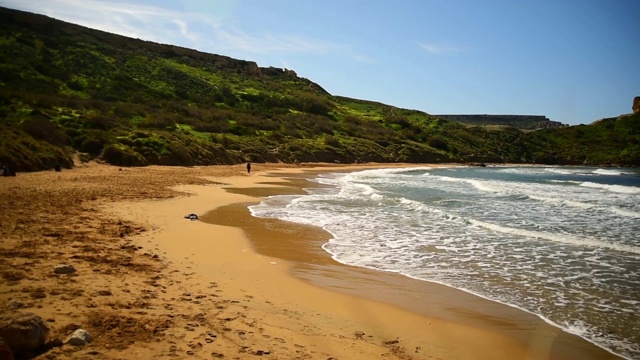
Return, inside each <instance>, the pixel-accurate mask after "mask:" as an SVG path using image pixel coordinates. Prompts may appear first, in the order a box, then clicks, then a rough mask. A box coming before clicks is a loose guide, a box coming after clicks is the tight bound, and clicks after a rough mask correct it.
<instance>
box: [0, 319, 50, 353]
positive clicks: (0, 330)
mask: <svg viewBox="0 0 640 360" xmlns="http://www.w3.org/2000/svg"><path fill="white" fill-rule="evenodd" d="M49 332H50V330H49V326H47V323H46V322H45V321H44V320H43V319H42V318H41V317H40V316H38V315H36V314H34V313H29V312H24V313H23V312H11V313H7V314H2V315H0V337H1V338H3V339H4V340H5V341H6V343H7V345H8V346H9V349H11V351H12V352H13V353H14V354H15V353H17V352H23V351H32V350H35V349H38V348H40V347H41V346H43V345H44V344H45V343H46V342H47V341H48V340H49Z"/></svg>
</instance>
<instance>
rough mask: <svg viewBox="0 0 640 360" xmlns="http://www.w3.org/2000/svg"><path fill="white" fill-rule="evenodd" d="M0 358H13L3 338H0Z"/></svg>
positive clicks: (8, 359)
mask: <svg viewBox="0 0 640 360" xmlns="http://www.w3.org/2000/svg"><path fill="white" fill-rule="evenodd" d="M0 359H1V360H13V353H12V352H11V349H9V345H8V344H7V342H6V341H4V339H3V338H0Z"/></svg>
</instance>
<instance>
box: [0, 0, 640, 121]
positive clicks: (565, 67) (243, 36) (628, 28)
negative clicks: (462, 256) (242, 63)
mask: <svg viewBox="0 0 640 360" xmlns="http://www.w3.org/2000/svg"><path fill="white" fill-rule="evenodd" d="M0 6H4V7H9V8H13V9H20V10H26V11H30V12H35V13H40V14H44V15H48V16H51V17H54V18H57V19H61V20H65V21H68V22H72V23H76V24H80V25H84V26H88V27H91V28H95V29H100V30H105V31H108V32H112V33H117V34H122V35H126V36H131V37H134V38H140V39H143V40H151V41H155V42H159V43H165V44H174V45H179V46H184V47H189V48H194V49H197V50H200V51H204V52H209V53H215V54H221V55H227V56H230V57H233V58H237V59H242V60H250V61H255V62H257V63H258V65H259V66H264V67H268V66H275V67H283V68H288V69H292V70H295V71H296V72H297V74H298V76H301V77H305V78H308V79H309V80H311V81H314V82H316V83H318V84H319V85H320V86H322V87H323V88H324V89H326V90H327V91H329V92H330V93H331V94H334V95H342V96H348V97H353V98H359V99H367V100H374V101H380V102H383V103H385V104H389V105H393V106H397V107H403V108H408V109H418V110H422V111H426V112H428V113H431V114H527V115H546V116H547V117H549V118H550V119H551V120H555V121H561V122H564V123H568V124H589V123H591V122H593V121H595V120H598V119H601V118H604V117H614V116H618V115H620V114H624V113H630V112H631V105H632V101H633V98H634V96H640V0H484V1H483V0H395V1H387V0H369V1H364V0H201V1H200V0H129V1H125V0H100V1H98V0H80V1H79V0H0Z"/></svg>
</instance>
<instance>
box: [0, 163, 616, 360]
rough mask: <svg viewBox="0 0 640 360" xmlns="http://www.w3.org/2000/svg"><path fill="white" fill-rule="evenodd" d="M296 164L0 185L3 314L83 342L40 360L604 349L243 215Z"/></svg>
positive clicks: (536, 355) (124, 172)
mask: <svg viewBox="0 0 640 360" xmlns="http://www.w3.org/2000/svg"><path fill="white" fill-rule="evenodd" d="M318 165H322V164H314V166H316V168H314V170H313V171H324V170H327V169H330V170H335V169H340V171H345V170H347V169H357V168H361V167H334V166H331V167H327V168H318V167H317V166H318ZM323 166H324V165H323ZM370 166H371V167H379V166H380V165H375V164H373V165H370ZM278 169H280V170H278ZM308 169H310V166H290V165H283V164H270V165H263V164H254V167H253V172H252V174H251V175H247V174H246V168H245V167H244V166H243V165H238V166H214V167H196V168H168V167H147V168H128V169H119V168H116V167H112V166H106V165H100V164H89V165H87V166H82V167H78V168H76V169H73V170H71V171H63V172H62V173H54V172H41V173H30V174H18V176H17V177H16V178H12V179H0V180H2V181H0V194H2V197H3V199H4V200H5V201H4V202H2V205H0V206H1V208H0V209H1V210H2V212H1V213H0V220H1V224H2V227H1V233H0V235H2V239H3V240H2V242H1V243H0V244H1V246H0V260H1V261H0V274H1V275H2V277H0V284H1V285H2V286H1V287H0V308H2V309H3V310H2V311H7V312H9V311H24V312H34V313H36V314H38V315H40V316H42V317H43V318H44V319H46V320H47V322H48V324H49V326H50V327H51V328H52V335H53V336H55V337H60V338H64V337H65V336H67V335H69V334H70V333H71V332H72V331H73V330H74V329H75V328H78V327H82V328H85V329H87V330H88V331H89V332H91V333H92V335H93V336H94V338H95V340H94V342H92V343H91V344H89V345H87V346H85V347H72V346H70V345H65V346H63V347H61V348H56V349H53V350H51V351H49V352H47V353H45V354H42V355H40V357H39V358H57V359H84V358H87V357H92V358H96V359H119V358H122V359H129V358H136V357H137V358H143V359H146V358H159V359H162V358H167V359H168V358H172V359H175V358H193V359H200V358H202V359H211V358H222V359H245V358H251V359H254V358H269V359H378V358H381V359H608V358H612V359H613V358H616V357H615V356H613V355H611V354H609V353H608V352H606V351H604V350H602V349H600V348H598V347H596V346H594V345H592V344H590V343H588V342H586V341H584V340H581V339H579V338H578V337H576V336H572V335H569V334H566V333H563V332H561V331H559V330H557V329H556V328H554V327H552V326H550V325H548V324H546V323H544V322H543V321H541V320H540V319H538V318H537V317H534V316H532V315H529V314H527V313H524V312H521V311H518V310H516V309H513V308H510V307H507V306H504V305H500V304H496V303H493V302H489V301H486V300H484V299H480V298H478V297H475V296H471V295H469V294H466V293H463V292H460V291H456V290H453V289H450V288H447V287H444V286H440V285H437V284H431V283H425V282H419V281H415V280H411V279H406V278H403V277H401V276H397V274H386V273H378V272H373V271H368V270H366V269H357V268H353V267H348V266H344V265H341V264H339V263H337V262H335V261H333V260H332V259H331V258H330V257H329V255H328V254H326V253H324V251H322V249H320V248H319V246H320V245H321V244H322V243H323V242H324V241H326V239H327V236H328V234H327V233H325V232H324V231H322V230H321V229H318V228H313V227H304V226H299V225H294V224H291V223H285V222H281V221H276V220H264V219H256V218H252V217H251V216H250V214H249V211H248V209H247V208H246V206H247V205H248V204H251V203H257V202H259V198H260V197H261V196H265V195H269V194H277V193H287V192H300V191H301V190H300V188H301V187H302V186H306V185H307V184H306V181H304V180H301V179H299V178H295V179H291V175H290V174H293V173H295V174H296V175H295V176H300V175H299V174H303V173H304V170H308ZM323 169H324V170H323ZM267 172H271V174H268V173H267ZM189 213H197V214H200V215H202V220H201V221H190V220H188V219H184V215H186V214H189ZM58 264H72V265H74V266H75V267H76V268H77V269H78V272H77V273H75V274H70V275H58V274H54V273H53V268H54V267H55V265H58ZM16 301H18V303H21V304H22V305H21V306H18V308H17V310H9V309H8V306H9V304H11V303H13V304H15V303H16Z"/></svg>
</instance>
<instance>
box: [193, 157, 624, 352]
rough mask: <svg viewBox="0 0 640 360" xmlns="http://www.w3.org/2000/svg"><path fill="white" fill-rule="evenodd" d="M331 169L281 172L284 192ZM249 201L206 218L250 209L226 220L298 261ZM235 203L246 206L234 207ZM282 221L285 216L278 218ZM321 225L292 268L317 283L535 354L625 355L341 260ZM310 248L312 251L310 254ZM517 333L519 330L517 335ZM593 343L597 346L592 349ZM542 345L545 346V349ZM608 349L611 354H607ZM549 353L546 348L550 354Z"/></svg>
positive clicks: (504, 308)
mask: <svg viewBox="0 0 640 360" xmlns="http://www.w3.org/2000/svg"><path fill="white" fill-rule="evenodd" d="M383 167H384V166H381V167H380V168H383ZM407 167H414V165H411V164H409V165H407ZM358 170H360V169H358V168H356V169H353V170H352V171H358ZM327 171H335V172H342V171H341V170H337V171H336V170H332V169H327V170H324V171H323V170H317V169H312V170H305V169H301V170H300V172H295V173H285V174H282V175H281V174H279V175H278V177H279V178H280V179H281V180H283V179H286V180H287V181H288V182H287V183H285V184H283V189H282V190H283V191H282V192H281V193H279V194H301V193H302V194H304V191H302V187H314V186H318V185H317V184H313V183H311V182H302V183H301V182H300V179H303V180H304V179H308V178H310V177H313V176H315V175H318V174H320V173H323V172H327ZM303 185H306V186H303ZM261 190H262V191H261ZM228 191H231V192H234V193H239V194H244V195H249V196H254V197H258V198H262V197H265V196H271V195H274V194H273V191H265V189H264V188H263V189H260V188H249V189H247V188H244V189H241V188H230V189H228ZM248 205H249V204H235V205H231V206H230V207H228V208H219V209H216V210H212V211H211V212H210V213H208V214H207V217H208V218H209V219H211V220H209V219H207V218H205V219H204V220H205V221H207V220H209V221H210V222H212V223H220V222H218V221H215V220H213V218H215V217H217V215H218V214H222V213H227V212H242V211H243V210H244V211H245V212H246V214H239V218H236V219H235V220H233V221H225V222H224V223H225V224H226V225H230V226H238V227H242V228H244V229H245V233H246V234H247V236H248V237H249V239H250V240H251V241H252V243H253V245H254V247H255V248H256V251H258V252H259V253H261V254H264V255H267V256H273V257H277V258H281V259H285V260H288V261H296V259H295V258H292V257H291V256H286V255H284V254H283V253H282V252H281V251H277V250H276V251H274V249H273V248H269V246H264V244H261V242H262V241H261V239H260V235H259V234H252V233H251V231H247V230H248V229H246V228H245V227H243V224H246V223H247V222H248V220H247V219H246V218H244V217H245V216H248V217H249V218H252V219H254V221H256V220H257V221H266V222H274V221H273V220H266V219H259V218H254V217H253V216H252V215H250V212H249V210H248V208H247V206H248ZM234 206H237V207H239V208H240V209H233V207H234ZM243 218H244V219H243ZM278 221H279V220H276V221H275V222H278ZM280 222H282V223H283V224H284V225H283V226H287V227H300V228H301V231H305V229H307V231H309V230H308V229H309V228H314V227H313V226H307V225H301V224H295V223H290V222H285V221H280ZM315 229H316V230H315V231H316V232H317V233H316V234H315V235H314V236H313V238H310V239H305V240H306V241H309V242H311V243H312V244H313V245H312V246H311V247H309V246H304V247H303V251H302V252H303V254H302V257H301V258H302V259H303V260H302V261H299V260H298V261H297V262H296V263H295V265H294V267H293V269H292V271H291V274H292V275H294V276H296V277H298V278H301V279H303V280H305V281H307V282H308V283H311V284H313V285H315V286H319V287H324V288H327V289H330V290H332V291H335V292H340V293H344V294H349V295H352V296H359V297H364V298H368V299H374V300H376V301H379V302H383V303H388V304H391V305H394V306H398V307H400V308H403V309H406V310H409V311H412V312H415V313H417V314H421V315H423V316H427V317H428V318H437V319H440V320H445V321H450V322H455V323H459V324H463V325H465V326H472V327H476V328H480V329H482V330H484V331H492V332H497V333H500V334H501V335H504V336H507V337H514V338H517V339H518V341H519V342H520V343H521V344H522V345H523V346H525V347H528V348H529V349H528V351H531V352H533V353H536V355H533V354H528V355H527V356H533V358H561V359H571V358H576V359H584V358H598V359H602V358H611V359H620V358H621V357H620V356H619V355H616V354H614V353H611V352H609V351H608V350H607V349H605V348H602V347H600V346H598V345H597V344H594V343H591V342H590V341H588V340H586V339H584V338H581V337H580V336H578V335H575V334H571V333H569V332H567V331H566V330H564V329H562V328H561V327H560V326H558V325H556V324H553V323H551V322H549V321H548V320H546V319H544V318H542V317H540V316H538V315H536V314H533V313H531V312H528V311H526V310H524V309H521V308H518V307H516V306H512V305H509V304H504V303H500V302H496V301H493V300H490V299H487V298H485V297H482V296H479V295H477V294H473V293H471V292H467V291H464V290H460V289H455V288H452V287H450V286H447V285H444V284H439V283H435V282H429V281H423V280H419V279H413V278H410V277H406V276H404V275H400V274H395V273H389V272H382V271H379V270H374V269H367V268H359V267H353V266H350V265H346V264H342V263H339V262H337V261H335V260H333V259H332V258H331V255H330V254H329V253H327V252H325V251H324V250H323V249H321V247H320V246H321V245H322V244H323V243H324V242H325V241H326V240H328V239H329V238H330V237H331V235H330V234H329V233H328V232H326V231H324V230H322V229H320V228H315ZM312 231H314V230H312ZM318 249H319V250H318ZM310 254H311V255H312V256H309V255H310ZM311 257H313V259H311ZM316 257H320V258H323V257H324V258H325V259H322V260H318V259H316ZM343 279H347V280H343ZM389 294H390V295H389ZM399 294H400V295H399ZM425 302H426V303H428V304H429V306H428V307H425V306H424V303H425ZM514 334H515V335H516V336H514ZM583 342H586V343H588V344H589V345H588V346H583V345H582V344H581V343H583ZM534 344H535V347H537V349H532V345H534ZM591 346H593V347H595V348H596V349H595V350H594V349H589V348H590V347H591ZM569 348H575V349H580V350H581V351H583V353H581V354H572V353H571V350H569ZM541 349H544V350H542V351H541ZM602 352H604V353H605V354H606V355H605V354H602ZM544 353H546V355H545V354H544ZM547 356H548V357H547Z"/></svg>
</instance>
